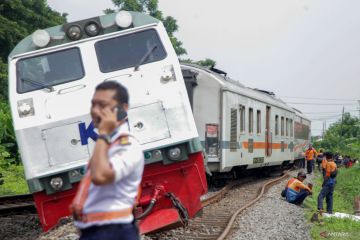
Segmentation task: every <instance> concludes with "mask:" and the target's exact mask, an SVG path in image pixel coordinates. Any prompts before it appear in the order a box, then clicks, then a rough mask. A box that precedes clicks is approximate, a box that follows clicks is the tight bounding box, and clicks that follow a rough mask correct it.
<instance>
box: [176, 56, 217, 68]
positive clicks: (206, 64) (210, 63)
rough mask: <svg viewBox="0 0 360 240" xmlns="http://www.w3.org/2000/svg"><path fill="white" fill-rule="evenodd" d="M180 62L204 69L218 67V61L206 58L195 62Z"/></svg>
mask: <svg viewBox="0 0 360 240" xmlns="http://www.w3.org/2000/svg"><path fill="white" fill-rule="evenodd" d="M180 62H183V63H192V64H197V65H200V66H203V67H212V66H213V67H214V66H215V65H216V61H214V60H212V59H210V58H206V59H205V60H200V61H193V60H192V59H190V58H188V59H181V60H180Z"/></svg>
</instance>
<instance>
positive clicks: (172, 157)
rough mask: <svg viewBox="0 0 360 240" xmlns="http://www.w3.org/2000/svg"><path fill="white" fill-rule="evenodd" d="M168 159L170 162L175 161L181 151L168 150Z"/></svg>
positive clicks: (178, 149)
mask: <svg viewBox="0 0 360 240" xmlns="http://www.w3.org/2000/svg"><path fill="white" fill-rule="evenodd" d="M168 157H169V158H170V160H173V161H176V160H180V158H181V149H180V148H179V147H174V148H170V149H169V150H168Z"/></svg>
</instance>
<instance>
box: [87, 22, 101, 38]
mask: <svg viewBox="0 0 360 240" xmlns="http://www.w3.org/2000/svg"><path fill="white" fill-rule="evenodd" d="M84 29H85V33H86V34H87V35H88V36H89V37H94V36H96V35H98V34H99V32H100V30H101V27H100V26H99V24H97V23H96V22H93V21H91V22H88V23H87V24H86V25H85V27H84Z"/></svg>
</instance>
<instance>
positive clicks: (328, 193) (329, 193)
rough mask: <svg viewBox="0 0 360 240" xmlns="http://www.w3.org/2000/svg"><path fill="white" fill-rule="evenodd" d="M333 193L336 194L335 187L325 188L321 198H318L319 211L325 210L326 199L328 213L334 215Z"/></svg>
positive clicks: (321, 192) (320, 194)
mask: <svg viewBox="0 0 360 240" xmlns="http://www.w3.org/2000/svg"><path fill="white" fill-rule="evenodd" d="M333 193H334V186H332V187H330V186H326V185H325V186H323V187H322V189H321V191H320V193H319V196H318V209H319V210H320V209H324V208H323V202H324V198H326V211H327V212H328V213H332V210H333Z"/></svg>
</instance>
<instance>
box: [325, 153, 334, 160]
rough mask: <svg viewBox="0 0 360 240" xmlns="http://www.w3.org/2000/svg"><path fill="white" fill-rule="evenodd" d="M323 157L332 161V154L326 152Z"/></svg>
mask: <svg viewBox="0 0 360 240" xmlns="http://www.w3.org/2000/svg"><path fill="white" fill-rule="evenodd" d="M325 156H326V159H332V158H333V154H332V152H326V153H325Z"/></svg>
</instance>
